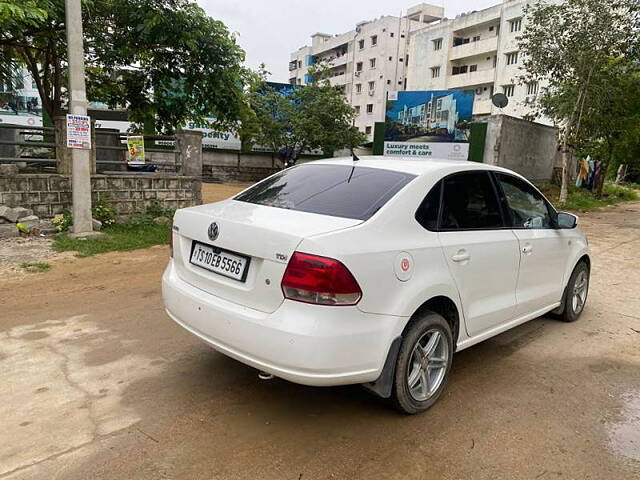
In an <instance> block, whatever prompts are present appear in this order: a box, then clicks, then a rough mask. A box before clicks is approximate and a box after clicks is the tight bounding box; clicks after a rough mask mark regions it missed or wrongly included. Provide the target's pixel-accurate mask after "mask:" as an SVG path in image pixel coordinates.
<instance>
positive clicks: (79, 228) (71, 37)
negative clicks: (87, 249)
mask: <svg viewBox="0 0 640 480" xmlns="http://www.w3.org/2000/svg"><path fill="white" fill-rule="evenodd" d="M65 7H66V20H67V25H66V27H67V49H68V52H69V94H70V95H69V97H70V100H69V113H71V114H73V115H86V114H87V92H86V87H85V83H84V47H83V42H82V6H81V3H80V0H65ZM92 148H95V146H94V145H92ZM90 153H91V152H90V150H86V149H76V148H74V149H72V150H71V155H72V157H71V158H72V164H71V189H72V202H73V207H72V210H73V233H74V234H76V235H78V234H86V233H90V232H91V231H92V230H93V225H92V222H91V165H90V163H91V160H90Z"/></svg>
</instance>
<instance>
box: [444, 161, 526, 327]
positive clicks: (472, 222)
mask: <svg viewBox="0 0 640 480" xmlns="http://www.w3.org/2000/svg"><path fill="white" fill-rule="evenodd" d="M438 237H439V241H440V244H441V246H442V249H443V252H444V255H445V257H446V261H447V265H448V267H449V271H450V272H451V276H452V277H453V279H454V281H455V283H456V286H457V288H458V291H459V293H460V300H461V303H462V306H463V311H464V317H465V323H466V328H467V333H468V334H469V335H470V336H475V335H478V334H481V333H483V332H485V331H487V330H490V329H492V328H494V327H497V326H499V325H501V324H503V323H505V322H508V321H509V320H511V319H513V318H514V317H513V316H514V312H515V308H516V293H515V292H516V282H517V279H518V264H519V261H520V253H519V245H518V240H517V238H516V237H515V235H514V234H513V232H512V230H511V229H510V228H508V227H505V224H504V219H503V218H502V212H501V209H500V206H499V201H498V196H497V190H496V187H495V185H494V182H493V179H492V178H491V176H490V175H489V172H488V171H469V172H461V173H456V174H453V175H449V176H447V177H445V178H444V179H443V180H442V203H441V208H440V219H439V223H438Z"/></svg>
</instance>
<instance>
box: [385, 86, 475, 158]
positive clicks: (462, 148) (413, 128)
mask: <svg viewBox="0 0 640 480" xmlns="http://www.w3.org/2000/svg"><path fill="white" fill-rule="evenodd" d="M473 99H474V92H473V91H467V90H424V91H401V92H389V95H388V98H387V111H386V118H385V132H384V154H385V155H391V156H409V157H421V158H446V159H452V160H466V159H467V156H468V152H469V144H468V128H469V124H470V122H471V119H472V114H473Z"/></svg>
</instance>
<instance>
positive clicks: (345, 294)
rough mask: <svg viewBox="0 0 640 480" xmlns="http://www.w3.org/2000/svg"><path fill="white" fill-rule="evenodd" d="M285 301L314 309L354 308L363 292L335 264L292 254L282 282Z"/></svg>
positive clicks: (329, 260) (341, 265)
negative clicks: (320, 306) (300, 303)
mask: <svg viewBox="0 0 640 480" xmlns="http://www.w3.org/2000/svg"><path fill="white" fill-rule="evenodd" d="M281 286H282V293H283V294H284V296H285V298H288V299H290V300H296V301H298V302H305V303H315V304H317V305H355V304H356V303H358V301H360V298H361V297H362V291H361V290H360V286H359V285H358V282H356V279H355V278H353V275H351V272H350V271H349V270H348V269H347V267H345V266H344V265H343V264H342V263H340V262H339V261H338V260H334V259H332V258H326V257H318V256H316V255H309V254H307V253H300V252H295V253H294V254H293V256H292V257H291V260H289V265H287V269H286V270H285V272H284V277H283V278H282V285H281Z"/></svg>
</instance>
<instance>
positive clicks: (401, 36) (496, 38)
mask: <svg viewBox="0 0 640 480" xmlns="http://www.w3.org/2000/svg"><path fill="white" fill-rule="evenodd" d="M528 1H530V0H503V1H502V3H500V4H498V5H494V6H492V7H489V8H486V9H483V10H478V11H473V12H470V13H466V14H461V15H458V16H457V17H456V18H454V19H447V18H444V9H443V8H441V7H437V6H434V5H429V4H426V3H421V4H419V5H416V6H414V7H411V8H410V9H409V10H408V11H407V15H405V16H402V17H394V16H384V17H381V18H379V19H376V20H373V21H370V22H361V23H359V24H358V25H357V26H356V29H355V30H352V31H350V32H347V33H343V34H340V35H328V34H323V33H316V34H314V35H312V36H311V38H312V43H311V46H304V47H301V48H300V49H298V50H297V51H295V52H293V53H292V54H291V57H290V63H289V72H290V78H289V83H292V84H296V85H305V84H307V83H309V82H310V81H311V79H310V77H309V74H308V71H309V67H310V66H311V65H314V64H317V63H321V62H324V63H325V64H327V65H328V66H329V67H330V69H331V70H330V71H331V73H332V74H333V77H331V79H330V81H331V83H332V84H333V85H339V86H341V87H343V88H344V94H345V98H346V99H347V101H348V102H349V103H350V104H351V105H353V106H354V108H355V109H356V111H357V112H358V116H357V118H356V126H357V127H358V128H359V129H360V130H361V131H363V132H365V133H367V134H368V136H369V139H372V133H373V125H374V123H375V122H382V121H384V116H385V107H386V99H387V93H388V92H390V91H397V90H450V89H460V90H473V91H474V92H475V101H474V106H473V114H474V118H481V117H483V116H488V115H494V114H500V113H504V114H507V115H512V116H515V117H520V118H529V119H532V120H533V119H534V117H533V108H532V103H533V102H534V100H535V98H536V96H537V95H538V93H539V92H540V88H541V85H539V84H538V82H535V81H533V82H529V83H524V82H522V81H521V80H520V79H521V78H522V77H523V75H524V71H523V70H522V64H523V56H522V53H521V52H519V51H518V40H517V38H518V35H520V34H521V33H522V32H523V30H524V28H525V27H526V19H525V18H524V16H525V15H524V8H525V6H526V4H527V3H528ZM495 93H504V94H505V95H506V96H507V98H508V100H509V104H508V105H507V106H506V107H505V108H502V109H500V108H497V107H495V106H494V105H493V103H492V101H491V97H492V96H493V95H494V94H495ZM425 111H427V109H426V107H425ZM431 111H433V110H431ZM535 120H537V121H542V122H543V123H547V120H546V119H544V118H542V119H541V118H538V119H535Z"/></svg>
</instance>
